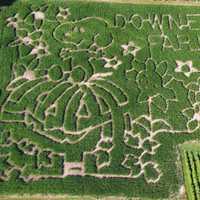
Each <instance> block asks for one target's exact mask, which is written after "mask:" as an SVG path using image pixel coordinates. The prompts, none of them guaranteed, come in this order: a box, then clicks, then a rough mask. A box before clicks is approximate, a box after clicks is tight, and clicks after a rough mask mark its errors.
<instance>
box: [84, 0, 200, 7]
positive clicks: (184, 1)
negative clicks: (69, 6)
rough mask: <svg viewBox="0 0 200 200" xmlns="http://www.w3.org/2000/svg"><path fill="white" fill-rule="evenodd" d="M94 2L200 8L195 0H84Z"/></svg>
mask: <svg viewBox="0 0 200 200" xmlns="http://www.w3.org/2000/svg"><path fill="white" fill-rule="evenodd" d="M82 1H94V2H115V3H133V4H155V5H160V4H161V5H184V6H188V5H189V6H200V1H199V2H197V1H195V0H82Z"/></svg>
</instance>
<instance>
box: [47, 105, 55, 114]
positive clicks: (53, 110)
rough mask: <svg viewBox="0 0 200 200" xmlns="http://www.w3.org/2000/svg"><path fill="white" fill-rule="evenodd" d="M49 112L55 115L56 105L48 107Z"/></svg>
mask: <svg viewBox="0 0 200 200" xmlns="http://www.w3.org/2000/svg"><path fill="white" fill-rule="evenodd" d="M47 113H48V114H50V115H54V114H55V113H56V106H51V107H49V108H48V109H47Z"/></svg>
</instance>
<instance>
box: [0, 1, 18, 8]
mask: <svg viewBox="0 0 200 200" xmlns="http://www.w3.org/2000/svg"><path fill="white" fill-rule="evenodd" d="M15 1H16V0H0V7H1V6H9V5H11V4H12V3H14V2H15Z"/></svg>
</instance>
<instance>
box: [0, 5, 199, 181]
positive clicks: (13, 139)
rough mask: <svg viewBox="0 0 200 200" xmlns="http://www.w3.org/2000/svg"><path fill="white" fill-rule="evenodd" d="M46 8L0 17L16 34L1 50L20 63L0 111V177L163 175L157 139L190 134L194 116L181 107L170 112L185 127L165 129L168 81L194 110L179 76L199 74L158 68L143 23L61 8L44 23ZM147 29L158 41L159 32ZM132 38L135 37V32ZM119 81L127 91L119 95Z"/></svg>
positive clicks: (173, 95) (170, 100) (193, 96)
mask: <svg viewBox="0 0 200 200" xmlns="http://www.w3.org/2000/svg"><path fill="white" fill-rule="evenodd" d="M47 11H48V6H41V7H40V8H38V7H37V6H36V7H35V6H31V8H30V12H29V13H28V14H27V15H26V16H20V14H15V15H14V16H11V17H9V18H8V19H7V26H8V27H10V28H11V29H12V30H14V32H15V36H16V37H15V40H14V41H11V42H10V43H9V47H11V48H14V49H16V51H17V53H18V56H19V58H18V60H17V61H16V63H13V65H12V74H11V76H12V77H11V80H10V82H9V84H8V85H7V87H6V89H5V91H6V93H7V97H6V99H5V101H4V103H3V105H2V106H1V116H0V122H2V123H3V124H8V126H7V127H9V125H10V127H9V128H8V130H4V131H2V133H1V134H2V135H1V136H2V140H1V143H0V151H1V153H2V154H1V156H0V162H1V163H2V164H1V165H0V179H1V180H9V178H11V177H12V174H14V173H16V172H17V173H19V175H18V176H19V178H20V179H22V180H24V181H25V182H29V181H36V180H38V179H42V178H54V177H57V178H64V177H66V176H71V175H74V176H77V175H80V176H85V175H90V176H95V177H99V178H114V177H116V178H127V179H137V178H144V180H145V181H146V182H147V183H148V184H151V183H157V182H159V180H160V178H161V177H162V175H163V172H162V169H161V168H160V164H159V162H158V161H157V160H156V159H155V155H156V153H157V152H158V149H159V147H160V146H161V145H162V144H161V143H160V142H159V140H158V139H157V136H158V135H160V134H163V133H181V132H187V133H192V132H194V131H195V130H197V129H198V128H199V124H200V123H199V122H200V117H199V110H198V109H197V111H195V113H193V115H192V118H191V116H188V115H187V111H189V114H191V112H190V109H191V108H189V107H187V108H186V107H185V108H184V109H182V108H181V109H180V110H179V113H183V114H184V117H183V118H184V119H187V127H186V129H183V130H180V129H178V128H177V129H176V127H174V125H172V124H171V123H170V120H169V118H168V115H169V107H170V105H172V104H176V103H177V104H178V97H177V90H176V88H173V87H170V84H173V83H176V84H178V81H180V80H181V81H182V82H183V86H184V88H185V89H186V90H187V91H188V99H189V100H190V103H191V105H190V106H192V109H194V108H195V110H196V107H198V103H196V102H198V98H199V97H198V96H199V86H198V87H197V89H195V87H196V84H197V83H196V82H195V83H188V84H187V83H186V82H187V81H188V80H187V81H186V82H184V81H185V79H184V78H183V79H184V80H182V76H181V75H184V76H186V77H190V76H192V75H194V74H196V73H198V72H199V71H198V70H197V69H196V68H194V67H193V63H192V61H180V59H178V58H177V59H176V60H175V64H176V65H177V66H176V67H174V68H173V67H171V68H172V70H173V71H172V70H171V71H170V70H169V63H168V62H167V61H166V60H164V59H163V60H162V61H157V59H156V58H155V57H154V54H153V50H152V45H155V43H153V41H151V40H153V39H152V38H150V37H149V35H148V34H149V33H148V32H147V33H146V32H145V31H142V28H141V27H142V25H143V24H145V23H147V22H148V20H143V21H142V23H141V24H140V23H135V22H133V21H134V20H135V18H137V16H131V17H130V19H127V18H125V16H123V15H119V14H116V16H115V17H116V21H115V23H114V24H111V23H110V22H108V21H107V20H106V19H104V18H103V17H95V16H91V17H90V16H88V17H84V18H80V19H77V20H74V19H73V13H72V12H71V10H70V8H66V7H65V8H63V7H59V8H58V9H57V13H55V16H54V18H53V19H52V18H50V17H49V16H48V15H47V14H46V12H47ZM120 19H121V20H122V22H123V23H120ZM155 21H156V22H157V23H158V22H159V20H158V19H156V20H155ZM136 22H137V21H136ZM49 27H50V28H49ZM94 27H95V28H94ZM48 28H49V29H48ZM152 29H153V30H154V29H155V30H154V31H155V32H156V34H158V32H159V31H160V32H159V33H160V35H161V36H163V34H164V33H163V32H164V30H163V29H162V27H161V25H160V26H158V27H157V26H156V25H155V26H152ZM157 29H158V30H157ZM159 29H160V30H159ZM149 30H150V29H149ZM149 30H148V31H149ZM140 31H141V36H144V38H143V39H141V37H140V36H138V35H136V33H137V34H138V32H139V33H140ZM132 32H133V33H132ZM124 34H126V35H130V37H127V38H125V37H122V36H123V35H124ZM165 45H166V44H165ZM165 45H164V44H162V48H164V47H165V48H166V46H165ZM155 49H156V47H155ZM160 49H161V48H160ZM170 64H171V63H170ZM173 64H174V63H173ZM185 65H188V68H189V69H187V70H186V72H185V71H184V69H185V68H184V67H185ZM188 70H189V71H188ZM174 73H176V75H174ZM177 74H178V75H177ZM180 74H181V75H180ZM179 75H180V76H179ZM127 82H130V83H133V84H134V86H133V87H131V88H127V85H126V83H127ZM194 85H195V87H192V86H194ZM190 86H191V87H190ZM134 87H135V88H134ZM134 89H135V90H137V94H132V93H134V92H132V91H134ZM133 95H135V96H134V97H133ZM133 99H134V100H133ZM179 100H180V97H179ZM134 103H135V105H134ZM137 106H138V108H139V109H141V111H140V112H139V114H137V113H136V112H135V111H134V109H135V110H137ZM177 107H178V106H177ZM170 109H171V108H170ZM196 121H197V124H198V125H197V126H195V125H194V123H196ZM191 126H195V127H194V128H191ZM5 129H6V128H5ZM19 132H21V134H19ZM34 136H37V137H36V138H43V139H44V141H45V142H44V143H43V142H42V141H39V139H34ZM47 141H48V144H46V143H47ZM119 149H120V150H121V151H119ZM18 152H21V154H20V155H18ZM15 157H16V158H18V157H20V159H19V160H17V159H16V158H15ZM21 160H23V161H21Z"/></svg>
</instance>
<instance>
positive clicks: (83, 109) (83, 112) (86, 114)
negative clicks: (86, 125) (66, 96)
mask: <svg viewBox="0 0 200 200" xmlns="http://www.w3.org/2000/svg"><path fill="white" fill-rule="evenodd" d="M77 115H78V116H79V117H89V111H88V107H87V105H86V104H83V105H81V107H80V109H79V112H78V113H77Z"/></svg>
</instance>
